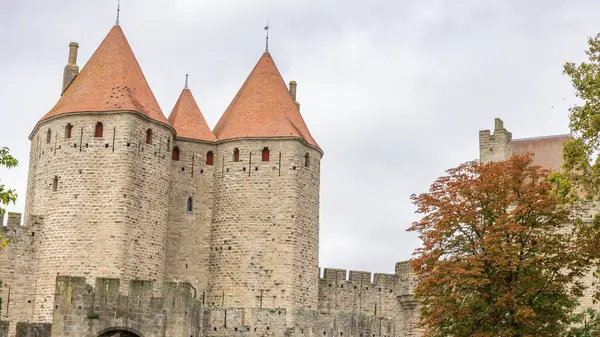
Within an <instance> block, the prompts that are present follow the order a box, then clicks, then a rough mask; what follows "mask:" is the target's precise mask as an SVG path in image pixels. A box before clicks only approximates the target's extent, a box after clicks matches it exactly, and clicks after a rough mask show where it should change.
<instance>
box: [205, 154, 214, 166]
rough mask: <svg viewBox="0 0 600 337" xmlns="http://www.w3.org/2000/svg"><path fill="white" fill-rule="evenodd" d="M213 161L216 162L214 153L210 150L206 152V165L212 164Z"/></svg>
mask: <svg viewBox="0 0 600 337" xmlns="http://www.w3.org/2000/svg"><path fill="white" fill-rule="evenodd" d="M213 162H214V158H213V153H212V151H208V153H206V165H212V164H213Z"/></svg>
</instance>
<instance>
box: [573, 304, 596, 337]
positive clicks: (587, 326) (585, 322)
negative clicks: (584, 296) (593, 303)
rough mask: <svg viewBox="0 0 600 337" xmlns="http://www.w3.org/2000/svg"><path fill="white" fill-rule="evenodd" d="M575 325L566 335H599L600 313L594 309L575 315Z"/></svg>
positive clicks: (583, 336)
mask: <svg viewBox="0 0 600 337" xmlns="http://www.w3.org/2000/svg"><path fill="white" fill-rule="evenodd" d="M572 323H573V325H574V326H573V327H572V328H571V329H570V330H569V331H568V333H567V335H566V337H597V336H600V315H598V312H597V311H596V310H594V309H587V310H585V311H584V312H581V313H578V314H576V315H574V316H573V321H572Z"/></svg>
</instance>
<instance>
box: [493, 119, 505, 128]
mask: <svg viewBox="0 0 600 337" xmlns="http://www.w3.org/2000/svg"><path fill="white" fill-rule="evenodd" d="M502 129H504V122H503V121H502V120H501V119H500V118H494V130H502Z"/></svg>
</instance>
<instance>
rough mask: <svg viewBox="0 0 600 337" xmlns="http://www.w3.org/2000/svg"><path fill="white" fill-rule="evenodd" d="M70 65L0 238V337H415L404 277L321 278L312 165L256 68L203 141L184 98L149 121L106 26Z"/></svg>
mask: <svg viewBox="0 0 600 337" xmlns="http://www.w3.org/2000/svg"><path fill="white" fill-rule="evenodd" d="M78 48H79V45H78V44H77V43H71V44H70V46H69V58H68V64H67V66H66V67H65V71H64V78H63V85H62V93H61V96H60V99H59V100H58V102H57V103H56V105H55V106H54V107H53V108H52V109H50V111H49V112H48V113H46V114H45V115H44V116H43V117H42V118H41V119H40V121H39V122H38V123H37V124H36V125H35V127H34V128H33V130H32V132H31V134H30V136H29V139H30V141H31V151H30V160H29V176H28V184H27V195H26V209H25V215H24V217H23V218H24V219H23V220H22V219H21V215H20V214H17V213H10V214H9V216H8V224H7V226H5V227H2V230H3V231H5V235H6V236H8V237H9V238H10V239H11V240H12V243H11V245H10V246H9V247H8V249H6V250H5V251H2V252H0V279H1V280H3V281H4V283H3V286H2V288H1V289H0V297H2V298H3V299H4V303H3V307H2V311H1V312H0V319H1V320H3V322H0V336H2V337H3V336H11V337H12V336H56V337H59V336H60V337H71V336H73V337H75V336H77V337H81V336H86V337H100V336H102V337H105V336H137V337H152V336H167V337H179V336H181V337H187V336H190V337H198V336H357V337H358V336H360V337H367V336H389V337H392V336H395V337H408V336H417V335H418V331H415V330H414V329H413V324H414V322H415V319H416V303H415V302H414V301H413V299H412V296H411V293H412V287H413V279H412V276H411V273H410V268H409V264H408V262H400V263H398V264H397V265H396V268H395V274H374V275H372V274H371V273H369V272H363V271H350V272H347V271H346V270H339V269H325V270H324V271H323V274H322V276H321V273H320V269H319V257H318V251H319V191H320V172H321V158H322V156H323V150H322V149H321V148H320V146H319V145H318V143H317V142H316V141H315V139H314V138H313V136H312V135H311V133H310V131H309V129H308V127H307V125H306V124H305V122H304V119H303V118H302V115H301V113H300V105H299V104H298V102H297V101H296V88H297V85H296V83H295V82H293V81H292V82H290V83H289V86H288V85H286V83H285V82H284V80H283V78H282V77H281V74H280V73H279V71H278V69H277V67H276V65H275V62H274V60H273V57H272V56H271V54H270V53H269V52H268V50H267V51H265V53H264V54H263V55H262V56H261V57H260V59H259V61H258V62H257V64H256V66H255V67H254V69H253V70H252V71H251V73H250V75H249V76H248V78H247V79H246V81H245V82H244V83H243V85H242V86H241V89H240V90H239V91H238V93H237V94H236V95H235V97H234V98H233V100H232V102H231V104H230V105H229V107H228V108H227V110H226V111H225V112H224V114H223V116H222V117H221V119H220V120H219V122H218V123H217V125H216V126H215V127H214V128H213V129H212V130H211V129H210V128H209V126H208V125H207V123H206V121H205V119H204V117H203V116H202V113H201V111H200V109H199V107H198V104H197V102H196V101H195V99H194V97H193V95H192V92H191V90H190V89H189V88H188V87H187V81H186V86H185V88H184V89H183V91H182V92H181V95H180V97H179V99H178V101H177V103H176V105H175V107H174V108H173V110H172V112H171V114H170V116H169V118H168V119H167V118H166V117H165V116H164V114H163V112H162V110H161V109H160V107H159V104H158V102H157V101H156V99H155V97H154V95H153V93H152V90H151V89H150V86H149V84H148V83H147V81H146V79H145V77H144V75H143V73H142V70H141V68H140V66H139V64H138V62H137V60H136V58H135V56H134V53H133V51H132V49H131V47H130V45H129V43H128V41H127V39H126V37H125V34H124V32H123V30H122V28H121V27H120V26H119V25H118V24H117V25H115V26H114V27H112V29H111V30H110V32H109V33H108V35H107V36H106V38H105V39H104V40H103V41H102V42H101V43H100V45H99V47H98V48H97V49H96V51H95V53H94V54H93V55H92V57H91V58H90V59H89V61H88V62H87V64H86V65H85V66H84V67H83V68H82V69H81V72H80V71H79V67H78V65H77V51H78ZM490 137H491V136H490ZM501 151H505V152H507V151H509V148H508V147H506V149H504V148H503V149H502V150H501ZM492 152H493V151H492Z"/></svg>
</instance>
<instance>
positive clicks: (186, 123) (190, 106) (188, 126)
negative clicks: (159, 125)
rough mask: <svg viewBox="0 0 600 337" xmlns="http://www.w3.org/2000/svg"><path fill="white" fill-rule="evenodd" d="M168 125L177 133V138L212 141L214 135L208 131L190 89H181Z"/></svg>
mask: <svg viewBox="0 0 600 337" xmlns="http://www.w3.org/2000/svg"><path fill="white" fill-rule="evenodd" d="M169 123H171V125H172V126H173V127H174V128H175V131H177V137H183V138H190V139H198V140H206V141H210V142H212V141H214V140H215V135H214V134H213V133H212V131H210V128H209V127H208V124H206V120H205V119H204V116H202V112H201V111H200V108H199V107H198V104H196V100H195V99H194V95H192V92H191V91H190V89H183V91H182V92H181V95H179V99H178V100H177V103H175V107H174V108H173V111H172V112H171V115H170V116H169Z"/></svg>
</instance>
